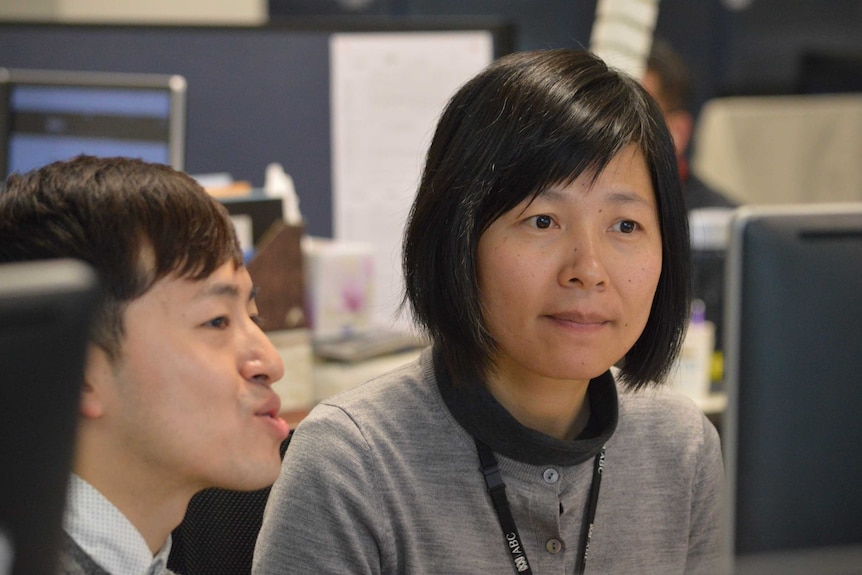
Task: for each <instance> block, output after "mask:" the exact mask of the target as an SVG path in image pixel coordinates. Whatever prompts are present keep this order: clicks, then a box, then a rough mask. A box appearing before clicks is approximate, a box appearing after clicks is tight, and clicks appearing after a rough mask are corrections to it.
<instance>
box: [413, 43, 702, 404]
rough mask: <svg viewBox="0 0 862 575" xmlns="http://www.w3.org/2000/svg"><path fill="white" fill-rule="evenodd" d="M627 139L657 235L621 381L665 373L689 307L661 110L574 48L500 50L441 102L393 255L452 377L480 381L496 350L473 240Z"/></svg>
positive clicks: (681, 224) (681, 214) (672, 158)
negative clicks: (647, 179) (646, 305)
mask: <svg viewBox="0 0 862 575" xmlns="http://www.w3.org/2000/svg"><path fill="white" fill-rule="evenodd" d="M632 143H634V144H636V145H637V146H638V147H639V149H640V150H641V151H642V152H643V154H644V157H645V159H646V163H647V166H648V168H649V171H650V176H651V179H652V184H653V188H654V190H655V196H656V202H657V206H658V217H659V224H660V226H661V232H662V269H661V275H660V278H659V282H658V287H657V291H656V294H655V298H654V300H653V304H652V309H651V311H650V316H649V320H648V322H647V325H646V328H645V329H644V332H643V334H642V335H641V336H640V338H639V339H638V340H637V342H636V343H635V344H634V346H633V347H632V348H631V350H629V352H628V353H627V354H626V356H625V358H624V361H623V362H622V365H621V380H622V381H624V382H625V383H626V385H627V386H628V387H630V388H639V387H642V386H645V385H648V384H650V383H651V382H658V381H661V380H662V379H663V378H664V376H665V375H666V374H667V372H668V370H669V369H670V367H671V365H672V363H673V361H674V359H675V357H676V355H677V353H678V350H679V347H680V345H681V340H682V337H683V335H684V332H685V325H686V321H687V317H688V305H689V279H688V274H689V238H688V220H687V218H686V212H685V206H684V204H683V198H682V192H681V189H680V182H679V175H678V172H677V163H676V162H677V160H676V153H675V151H674V147H673V142H672V140H671V136H670V134H669V133H668V131H667V127H666V124H665V121H664V117H663V116H662V112H661V110H660V109H659V108H658V106H657V105H656V104H655V102H654V101H653V99H652V98H651V97H650V96H649V95H648V94H647V93H646V91H644V90H643V88H642V87H641V86H640V84H639V83H638V82H637V81H635V80H634V79H632V78H630V77H629V76H627V75H625V74H622V73H619V72H617V71H614V70H612V69H609V68H608V67H607V66H606V65H605V63H604V62H603V61H602V60H600V59H599V58H597V57H596V56H594V55H592V54H590V53H588V52H582V51H572V50H548V51H535V52H526V53H516V54H512V55H509V56H505V57H503V58H501V59H500V60H498V61H497V62H495V63H493V64H492V65H491V66H489V67H488V68H487V69H486V70H485V71H483V72H482V73H480V74H479V75H478V76H476V77H475V78H473V79H472V80H470V81H469V82H468V83H467V84H465V85H464V86H463V87H462V88H461V89H460V90H459V91H458V92H457V93H456V94H455V95H454V96H453V97H452V99H451V100H450V101H449V103H448V105H447V106H446V109H445V110H444V112H443V115H442V117H441V119H440V121H439V123H438V126H437V129H436V132H435V134H434V138H433V140H432V143H431V146H430V148H429V150H428V155H427V158H426V164H425V169H424V172H423V174H422V179H421V182H420V184H419V190H418V193H417V196H416V198H415V201H414V204H413V207H412V209H411V212H410V217H409V221H408V224H407V228H406V231H405V236H404V245H403V254H402V256H403V262H402V263H403V271H404V276H405V287H406V291H405V302H404V303H405V305H407V304H409V306H410V308H411V310H412V312H413V314H414V317H415V319H416V320H417V322H418V323H419V324H420V326H421V327H422V328H424V329H425V330H426V331H427V333H428V335H429V336H430V338H431V340H432V341H433V343H434V346H435V350H436V351H437V352H439V353H440V355H441V357H442V359H443V360H444V362H445V364H446V366H447V369H448V370H449V372H450V373H451V375H452V377H453V379H454V380H455V382H456V383H458V384H462V383H465V382H467V383H468V384H472V383H475V382H478V381H482V380H483V378H484V376H485V374H486V373H487V371H488V368H489V367H490V365H491V363H490V362H491V361H492V358H493V355H494V352H495V349H496V348H495V342H494V340H493V338H492V337H491V335H490V334H489V333H488V329H487V325H486V322H485V320H484V319H483V314H482V308H481V304H480V296H479V287H478V282H477V271H476V270H477V268H476V248H477V245H478V242H479V237H480V236H481V235H482V233H483V232H484V231H485V230H486V229H487V228H488V226H489V225H490V224H491V223H492V222H493V221H494V220H495V219H497V218H498V217H499V216H500V215H502V214H503V213H505V212H506V211H508V210H510V209H512V208H513V207H515V206H516V205H518V204H519V203H520V202H521V201H523V200H524V199H526V198H529V197H535V196H536V195H537V194H538V193H540V192H541V191H542V190H544V189H545V188H547V187H548V186H549V185H552V184H555V183H559V182H563V183H568V182H571V181H574V180H575V179H577V178H578V177H579V176H580V175H581V174H583V173H591V174H595V176H596V177H597V175H598V174H599V173H600V172H601V171H602V169H604V167H605V166H607V164H608V163H609V162H610V161H611V160H612V159H613V158H614V157H615V156H616V155H617V154H619V153H620V151H622V150H623V149H624V148H625V147H626V146H628V145H629V144H632ZM513 305H517V302H513Z"/></svg>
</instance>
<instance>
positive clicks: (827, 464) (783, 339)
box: [722, 203, 862, 573]
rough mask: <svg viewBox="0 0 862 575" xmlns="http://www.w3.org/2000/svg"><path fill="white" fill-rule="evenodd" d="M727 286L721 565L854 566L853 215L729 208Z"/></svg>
mask: <svg viewBox="0 0 862 575" xmlns="http://www.w3.org/2000/svg"><path fill="white" fill-rule="evenodd" d="M726 282H727V289H726V296H727V300H726V302H725V303H726V305H725V314H726V315H725V336H724V337H725V339H724V342H725V343H724V353H725V374H726V379H725V382H726V385H727V393H728V406H727V411H726V413H725V416H724V420H723V424H722V440H723V447H724V452H725V461H726V472H727V477H728V505H727V528H728V529H727V538H726V541H725V551H726V555H725V556H726V557H730V558H733V559H732V560H736V561H739V560H750V559H752V558H754V557H756V556H758V555H759V556H772V557H780V556H782V555H783V556H787V555H788V554H793V553H800V552H804V553H807V554H808V555H809V556H810V555H812V554H813V555H814V556H815V557H826V555H827V554H828V553H832V552H833V551H835V550H836V549H854V547H853V546H856V547H855V551H853V552H851V554H852V556H854V557H856V558H857V559H860V558H862V449H860V446H862V203H857V204H805V205H794V206H759V207H758V206H750V207H743V208H740V209H739V210H738V211H737V213H736V215H735V218H734V221H733V223H732V229H731V239H730V247H729V252H728V268H727V274H726ZM854 553H855V554H854ZM823 569H824V570H822V571H821V570H817V572H818V573H827V572H833V571H828V570H826V567H825V564H824V566H823ZM834 572H837V571H834Z"/></svg>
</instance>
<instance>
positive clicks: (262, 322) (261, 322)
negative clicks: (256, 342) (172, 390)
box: [248, 313, 266, 329]
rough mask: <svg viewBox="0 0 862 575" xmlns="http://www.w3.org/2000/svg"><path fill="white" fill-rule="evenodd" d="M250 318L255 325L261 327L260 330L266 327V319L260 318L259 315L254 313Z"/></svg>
mask: <svg viewBox="0 0 862 575" xmlns="http://www.w3.org/2000/svg"><path fill="white" fill-rule="evenodd" d="M248 317H249V318H251V321H252V322H253V323H254V325H256V326H257V327H259V328H260V329H263V328H264V327H265V326H266V319H264V318H263V317H261V316H259V315H258V314H256V313H253V314H251V315H249V316H248Z"/></svg>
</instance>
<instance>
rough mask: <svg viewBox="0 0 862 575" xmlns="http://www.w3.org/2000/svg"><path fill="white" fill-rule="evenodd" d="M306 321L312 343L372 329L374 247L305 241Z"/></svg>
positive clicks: (310, 239) (324, 239) (347, 243)
mask: <svg viewBox="0 0 862 575" xmlns="http://www.w3.org/2000/svg"><path fill="white" fill-rule="evenodd" d="M302 251H303V261H304V269H305V304H306V321H307V324H308V326H309V327H310V329H311V333H312V338H313V339H314V340H315V341H321V340H326V339H333V338H340V337H345V336H349V335H352V334H354V333H358V332H362V331H365V330H367V329H369V328H370V327H371V323H372V313H371V312H372V310H371V306H372V302H373V299H372V298H373V290H374V247H373V246H372V245H371V244H366V243H360V242H340V241H336V240H330V239H326V238H305V240H304V242H303V250H302Z"/></svg>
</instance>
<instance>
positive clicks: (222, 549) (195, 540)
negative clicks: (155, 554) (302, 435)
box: [168, 429, 293, 575]
mask: <svg viewBox="0 0 862 575" xmlns="http://www.w3.org/2000/svg"><path fill="white" fill-rule="evenodd" d="M291 437H293V430H292V429H291V431H290V435H288V436H287V439H285V440H284V442H282V444H281V457H282V458H284V453H285V451H286V450H287V446H288V444H289V443H290V439H291ZM269 491H270V488H269V487H267V488H265V489H259V490H257V491H231V490H228V489H205V490H203V491H201V492H200V493H198V494H196V495H195V496H194V497H192V500H191V502H189V508H188V511H186V516H185V518H184V519H183V522H182V523H180V525H179V526H178V527H177V528H176V529H175V530H174V532H173V534H172V538H173V546H172V547H171V554H170V557H169V558H168V567H169V568H170V569H171V570H172V571H174V572H176V573H179V574H180V575H247V574H250V573H251V561H252V556H253V554H254V544H255V542H256V541H257V533H258V531H260V526H261V523H262V522H263V511H264V508H265V507H266V500H267V498H268V497H269Z"/></svg>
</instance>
